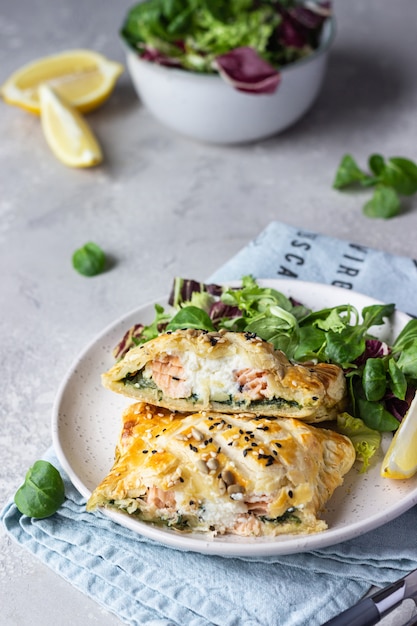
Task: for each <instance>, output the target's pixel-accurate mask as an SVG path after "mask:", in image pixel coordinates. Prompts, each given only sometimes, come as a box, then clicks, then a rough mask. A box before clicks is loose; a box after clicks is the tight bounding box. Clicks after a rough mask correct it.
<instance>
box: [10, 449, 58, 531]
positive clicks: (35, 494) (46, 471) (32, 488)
mask: <svg viewBox="0 0 417 626" xmlns="http://www.w3.org/2000/svg"><path fill="white" fill-rule="evenodd" d="M64 500H65V487H64V481H63V480H62V478H61V475H60V473H59V472H58V470H57V469H56V468H55V467H54V466H53V465H52V464H51V463H49V462H48V461H36V462H35V463H34V465H33V467H31V468H30V469H29V470H28V472H27V474H26V477H25V482H24V483H23V485H22V486H21V487H19V489H18V490H17V492H16V494H15V497H14V501H15V504H16V506H17V508H18V509H19V511H20V512H21V513H22V514H23V515H27V516H28V517H35V518H38V519H42V518H44V517H49V516H50V515H53V514H54V513H56V511H57V510H58V509H59V507H60V506H61V504H62V503H63V502H64Z"/></svg>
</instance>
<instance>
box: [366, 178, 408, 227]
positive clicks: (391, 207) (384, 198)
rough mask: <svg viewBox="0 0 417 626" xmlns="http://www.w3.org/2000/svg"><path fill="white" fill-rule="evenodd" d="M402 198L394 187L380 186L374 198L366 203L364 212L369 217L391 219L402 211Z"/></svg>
mask: <svg viewBox="0 0 417 626" xmlns="http://www.w3.org/2000/svg"><path fill="white" fill-rule="evenodd" d="M400 206H401V205H400V199H399V197H398V194H397V193H396V191H395V190H394V189H393V188H392V187H386V186H383V185H381V186H379V187H377V188H376V189H375V191H374V195H373V196H372V198H371V199H370V200H369V201H368V202H367V203H366V204H365V205H364V207H363V212H364V214H365V215H366V216H367V217H380V218H382V219H389V218H390V217H394V216H395V215H398V213H399V212H400Z"/></svg>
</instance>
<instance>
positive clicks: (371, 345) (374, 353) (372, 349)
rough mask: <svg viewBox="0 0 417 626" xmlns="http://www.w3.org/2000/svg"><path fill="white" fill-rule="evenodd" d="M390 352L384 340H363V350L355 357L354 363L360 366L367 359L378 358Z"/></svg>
mask: <svg viewBox="0 0 417 626" xmlns="http://www.w3.org/2000/svg"><path fill="white" fill-rule="evenodd" d="M390 352H391V350H390V348H389V346H388V345H387V344H386V343H385V342H383V341H380V340H379V339H367V340H366V341H365V351H364V352H363V353H362V354H361V355H360V357H358V358H357V359H356V361H355V364H356V365H358V366H359V367H360V366H361V365H364V363H365V361H367V360H368V359H378V358H381V357H383V356H386V355H387V354H389V353H390Z"/></svg>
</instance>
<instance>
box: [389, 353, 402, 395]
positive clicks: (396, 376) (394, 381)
mask: <svg viewBox="0 0 417 626" xmlns="http://www.w3.org/2000/svg"><path fill="white" fill-rule="evenodd" d="M388 374H389V377H390V379H391V383H390V387H391V391H392V393H393V394H394V396H396V397H397V398H399V399H400V400H404V399H405V394H406V392H407V379H406V377H405V375H404V372H402V370H401V369H400V368H399V367H398V365H397V363H396V362H395V359H390V360H389V361H388Z"/></svg>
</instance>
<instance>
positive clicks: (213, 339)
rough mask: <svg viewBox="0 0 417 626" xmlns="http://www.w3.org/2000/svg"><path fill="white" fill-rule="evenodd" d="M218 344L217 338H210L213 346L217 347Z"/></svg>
mask: <svg viewBox="0 0 417 626" xmlns="http://www.w3.org/2000/svg"><path fill="white" fill-rule="evenodd" d="M217 342H218V339H216V337H210V343H211V345H212V346H215V345H216V343H217Z"/></svg>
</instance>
